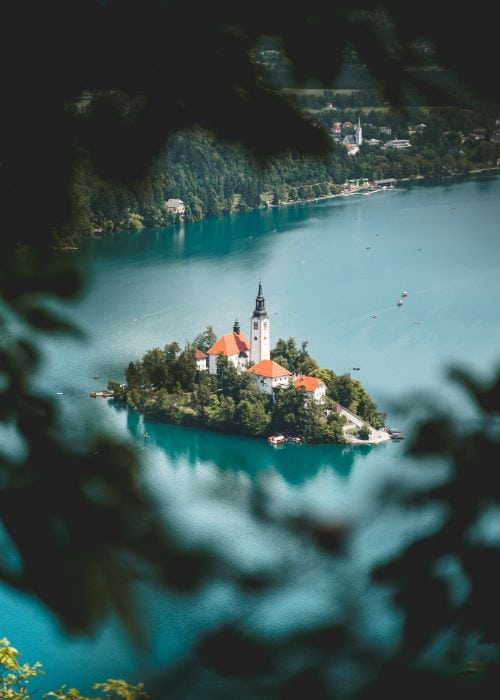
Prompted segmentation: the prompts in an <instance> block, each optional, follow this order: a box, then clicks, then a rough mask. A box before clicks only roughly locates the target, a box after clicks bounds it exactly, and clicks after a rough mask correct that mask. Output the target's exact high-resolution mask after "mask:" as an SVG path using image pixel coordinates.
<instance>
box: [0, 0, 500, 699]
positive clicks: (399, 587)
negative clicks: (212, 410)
mask: <svg viewBox="0 0 500 700" xmlns="http://www.w3.org/2000/svg"><path fill="white" fill-rule="evenodd" d="M2 26H3V28H4V33H3V38H2V42H1V44H0V59H1V60H0V66H2V68H1V70H2V98H3V100H2V102H3V105H2V120H3V128H2V130H1V132H0V205H1V212H2V237H1V239H0V289H1V297H0V420H1V421H2V422H3V424H4V425H5V426H7V428H9V429H10V430H12V431H13V432H14V433H15V434H16V435H17V437H18V439H19V445H20V449H19V450H17V451H15V453H11V452H9V451H8V450H7V449H6V446H4V445H2V446H1V457H0V459H1V461H0V514H1V525H2V530H1V531H0V535H1V536H2V539H3V540H6V541H7V542H8V545H5V546H3V547H2V551H1V554H0V578H1V579H2V581H3V582H5V583H7V584H9V585H10V586H13V587H15V588H17V589H19V590H21V591H24V592H26V593H30V594H32V595H34V596H37V597H38V598H39V599H40V600H42V601H43V602H44V603H45V604H46V605H47V606H48V608H49V609H50V610H51V611H52V612H53V613H54V614H55V615H56V616H57V617H58V619H59V621H60V622H61V624H63V625H64V627H65V629H66V630H68V631H70V632H73V633H85V632H89V631H91V630H93V629H95V628H96V626H97V625H98V624H99V622H100V621H102V620H103V619H104V618H105V617H106V615H107V614H108V613H109V612H110V611H111V610H114V611H116V612H117V613H118V614H119V615H120V616H121V617H122V619H123V620H124V622H125V623H126V624H127V625H128V627H129V630H130V632H131V634H132V635H133V637H134V639H136V640H140V639H141V628H140V625H139V624H138V619H139V617H140V611H138V610H136V608H135V606H134V602H133V601H134V599H133V596H132V590H133V584H134V583H135V582H137V581H139V580H140V581H146V582H149V583H151V584H157V585H161V586H167V587H169V588H175V589H176V590H181V591H187V590H192V589H193V588H196V586H197V585H198V584H199V583H200V582H201V581H207V580H210V579H211V577H215V576H222V575H224V576H226V577H232V578H234V580H235V582H236V584H237V585H238V586H241V587H242V588H243V587H246V589H247V590H248V589H251V590H264V589H268V590H272V587H273V578H272V577H269V576H268V577H263V576H259V575H257V574H255V575H251V576H250V575H249V574H248V573H247V574H246V575H245V576H241V575H239V574H238V573H237V572H235V571H234V570H228V569H227V567H225V566H222V565H221V563H220V561H219V558H218V557H217V556H216V555H215V554H213V553H211V552H207V551H206V550H204V551H197V550H194V549H192V548H191V549H190V548H188V547H186V546H184V545H182V544H180V543H179V542H178V541H177V538H176V537H174V534H173V529H169V528H166V527H165V525H164V523H163V522H162V520H161V519H160V517H159V513H158V509H157V507H156V505H155V504H154V503H153V502H152V499H151V497H150V496H149V494H148V493H147V491H146V490H145V488H144V484H143V479H142V473H141V467H140V464H139V463H138V460H137V458H136V457H135V456H134V454H132V452H131V450H130V449H129V448H127V447H125V446H123V445H118V444H116V443H115V442H113V441H112V440H110V439H109V438H108V437H106V436H88V438H87V440H86V442H85V444H83V442H82V443H80V444H78V443H76V444H75V442H74V441H70V440H69V439H68V438H65V437H64V434H63V431H62V430H61V428H60V425H59V424H58V416H57V414H56V411H55V408H54V406H53V403H52V401H51V400H50V399H49V398H48V397H47V396H45V395H42V393H41V392H40V391H36V390H35V389H34V388H33V386H32V383H31V378H32V377H33V374H34V372H35V371H36V368H37V364H38V361H39V351H38V349H37V348H38V345H39V339H40V334H42V333H57V332H73V333H76V332H77V330H76V329H74V328H72V324H71V322H70V320H68V319H64V318H61V317H60V316H58V315H56V314H55V313H54V311H53V304H51V303H50V302H52V301H53V300H54V299H55V300H59V301H62V302H64V301H66V300H69V299H71V298H74V297H75V296H76V295H77V294H79V293H80V292H81V290H82V288H83V279H84V275H83V272H82V270H81V269H78V266H77V265H75V264H74V263H72V262H71V261H70V260H69V259H68V258H67V257H64V254H61V253H59V254H58V255H56V254H55V253H54V251H53V250H52V245H53V243H54V240H53V233H54V229H55V228H56V227H61V226H63V225H64V226H68V227H71V222H72V220H73V219H72V217H74V215H75V212H78V207H79V206H80V205H81V204H82V202H79V201H75V198H74V197H73V196H72V194H73V189H72V183H73V178H74V173H75V168H76V167H77V165H78V162H79V160H80V159H81V158H89V159H90V160H91V161H92V162H93V166H94V167H95V171H96V173H97V174H98V175H99V177H102V178H106V179H109V180H112V181H117V180H123V181H125V182H129V183H132V182H134V181H137V179H138V178H140V177H141V176H142V175H144V173H145V172H147V169H148V167H149V165H150V164H151V162H152V159H153V157H154V156H155V155H156V154H157V153H158V151H159V149H160V148H161V146H162V145H163V144H164V143H165V141H166V140H167V139H168V137H169V136H170V135H172V134H174V133H175V132H177V131H178V130H180V129H186V128H192V127H195V126H201V127H202V128H205V129H207V130H208V131H210V132H212V133H214V134H215V135H216V136H217V137H220V138H224V139H226V140H228V141H229V142H231V143H239V144H241V145H243V146H244V147H245V148H247V149H248V150H249V151H251V152H252V153H253V154H254V155H255V156H256V158H257V161H258V162H265V161H266V159H268V158H269V157H271V156H273V155H275V154H278V153H281V152H283V151H284V150H285V149H287V148H289V147H291V146H292V147H294V148H295V149H296V150H299V151H301V152H304V153H311V154H321V153H324V152H325V148H326V147H327V143H328V137H327V135H326V133H325V132H324V131H323V130H322V129H321V128H319V127H317V126H315V125H314V124H312V123H311V122H310V121H308V120H307V119H306V118H305V117H304V115H302V114H300V113H299V112H298V110H297V109H296V108H294V107H293V105H292V104H291V103H290V102H287V101H285V100H284V99H282V98H281V97H280V96H279V95H278V94H276V92H275V91H273V90H270V89H269V80H270V78H269V76H266V75H263V74H262V71H261V69H260V68H259V67H258V66H257V64H256V63H255V62H254V61H253V60H252V50H253V48H254V47H255V46H256V45H257V42H258V41H259V40H260V39H261V37H266V36H273V37H277V38H278V40H279V41H280V42H281V44H282V47H283V50H284V52H285V54H286V56H287V58H288V60H289V62H290V70H291V73H292V75H293V78H294V80H295V81H296V82H297V83H298V84H301V83H303V82H304V81H306V80H308V79H314V80H316V81H317V82H319V83H320V84H324V85H329V84H330V83H331V82H332V81H333V80H334V78H335V76H336V75H337V74H338V72H339V70H340V67H341V64H342V60H343V56H344V55H345V51H346V50H348V49H350V48H351V47H352V46H354V47H355V49H356V50H357V52H358V53H359V55H360V57H361V59H362V61H363V62H364V64H366V66H367V67H368V70H369V71H370V72H371V74H372V76H373V77H374V78H375V80H376V81H377V82H378V83H379V84H380V85H382V87H384V88H385V93H386V97H387V99H389V100H390V101H391V102H392V103H393V104H396V105H397V104H400V103H401V95H402V93H403V88H404V85H405V83H406V82H408V81H410V82H413V84H415V82H418V88H419V90H420V89H421V90H424V91H425V90H426V89H427V90H429V91H434V92H435V90H436V89H438V88H436V86H433V85H425V84H424V80H423V78H422V73H420V74H416V73H409V72H407V71H406V70H405V66H408V65H410V64H413V65H416V64H423V63H425V62H426V61H428V60H429V56H430V57H431V58H432V61H433V62H436V63H438V64H440V65H442V66H443V67H446V68H450V69H452V70H453V71H454V72H455V73H456V75H457V78H458V79H459V80H460V81H461V83H462V84H463V85H465V86H466V88H467V89H468V90H470V91H471V92H474V93H475V94H476V96H477V97H478V98H481V99H488V100H492V99H496V97H497V90H498V84H499V80H498V78H499V53H498V51H497V25H496V23H495V22H493V21H485V16H484V13H482V12H478V11H471V9H470V8H469V7H467V6H464V8H463V9H461V8H460V7H459V6H458V5H455V6H454V7H453V9H452V11H450V9H449V7H446V6H445V5H444V6H440V5H439V4H436V3H432V4H431V3H425V2H424V3H420V4H419V6H418V8H415V10H414V11H411V12H410V11H409V10H408V6H407V5H405V4H404V3H400V2H396V0H387V2H383V3H376V4H375V3H372V2H359V1H358V2H356V1H354V2H351V3H348V4H346V3H323V2H316V3H312V4H311V3H308V4H306V5H304V6H301V7H300V8H297V9H294V10H293V11H291V9H290V8H289V7H287V8H284V7H283V6H282V5H281V4H280V3H275V4H269V3H260V2H254V3H252V4H251V5H248V4H238V3H227V2H220V3H216V4H215V5H213V4H212V5H196V4H193V3H187V2H183V3H179V2H168V1H166V2H159V1H155V0H149V1H148V2H138V0H120V1H118V0H109V1H108V2H100V1H98V0H95V1H93V0H74V1H73V2H68V1H67V0H66V1H64V2H63V1H62V0H59V1H58V0H54V1H53V2H49V3H34V2H28V3H9V4H8V5H6V7H5V8H3V16H2ZM179 28H182V30H180V29H179ZM464 47H466V50H465V48H464ZM188 57H189V60H188ZM424 75H425V72H424ZM83 91H90V92H100V91H101V92H102V93H103V99H102V100H100V101H98V104H97V106H98V109H96V110H94V111H91V113H90V115H87V116H86V117H85V118H82V116H81V115H80V114H79V112H78V110H76V109H75V108H74V105H75V104H76V103H77V101H78V99H79V98H80V96H81V94H82V92H83ZM109 91H111V93H112V94H114V95H116V92H117V91H118V92H119V93H120V94H121V95H123V97H124V99H122V100H120V101H119V104H120V105H121V107H120V109H119V110H117V109H116V104H117V101H116V100H109V101H107V100H106V99H105V95H106V92H109ZM82 196H84V195H82ZM460 379H461V381H462V383H464V384H465V386H467V388H468V389H469V391H470V393H471V394H472V395H473V397H474V398H475V399H476V401H477V404H478V406H479V407H480V409H481V410H482V411H483V415H484V423H485V424H484V425H481V427H480V428H478V430H477V431H469V432H468V433H464V432H463V431H462V430H459V429H458V428H457V426H456V425H455V424H454V423H453V422H452V421H450V420H449V419H447V418H445V417H438V418H436V419H433V420H429V422H427V423H426V424H425V425H422V426H421V428H420V432H419V435H418V438H417V439H416V441H415V444H414V445H413V447H412V452H413V454H415V455H417V456H418V457H419V458H420V459H421V463H422V469H423V470H428V471H429V470H430V471H432V469H433V466H432V465H433V464H434V462H433V460H432V459H431V457H432V456H434V455H438V456H439V457H444V458H446V460H447V461H448V463H449V466H450V474H449V475H448V477H447V479H446V480H443V482H442V483H441V484H440V485H439V486H434V487H433V488H430V489H421V490H420V491H418V492H417V493H415V492H412V491H411V489H409V488H407V487H406V486H405V484H404V482H403V481H402V480H394V482H393V483H388V484H386V485H385V487H384V488H381V490H380V492H379V494H378V499H376V502H375V503H374V504H373V509H374V512H381V510H382V509H388V508H391V507H392V506H394V505H395V504H397V505H398V507H399V508H400V509H401V510H402V511H403V513H406V514H407V515H409V514H411V513H412V512H413V511H414V509H419V508H420V507H422V506H424V505H426V504H427V503H428V504H435V505H437V506H438V507H439V508H440V512H441V519H440V520H439V521H438V522H437V523H436V525H435V528H434V529H433V530H432V531H431V532H429V533H428V534H427V535H425V536H423V537H420V538H418V539H416V540H415V541H414V542H413V543H411V544H409V545H405V546H404V547H403V549H402V550H401V551H399V552H397V553H396V554H395V555H393V556H392V557H388V558H387V561H386V562H385V563H384V564H383V565H379V566H377V568H376V569H375V570H374V571H373V572H372V574H371V576H372V581H373V586H379V585H381V584H383V585H384V586H385V587H386V589H385V590H386V591H389V593H390V596H391V598H392V599H393V601H394V604H395V606H396V608H397V609H398V610H400V612H401V616H402V620H403V623H402V628H401V633H400V635H398V636H397V637H396V638H395V639H394V640H393V645H392V646H391V647H390V648H389V649H387V648H383V647H381V646H380V645H379V644H377V643H376V641H373V640H372V642H371V643H370V644H367V643H362V642H361V640H360V639H359V637H358V629H357V627H356V624H355V612H356V604H355V601H353V603H352V605H347V604H340V605H337V607H336V610H337V613H336V616H335V621H334V622H333V623H332V624H330V625H327V626H324V627H321V628H318V627H317V626H316V627H314V625H312V626H311V628H309V629H308V630H307V631H304V632H303V633H301V634H296V635H289V636H287V637H286V638H280V639H275V640H273V641H270V640H269V639H263V638H260V637H259V636H257V635H252V634H250V633H249V632H248V631H247V630H246V629H245V627H244V625H242V626H227V627H225V628H223V629H219V630H218V631H217V632H215V633H213V634H211V635H209V636H207V638H206V639H205V640H203V641H201V642H200V644H199V645H198V651H197V652H194V651H193V658H187V659H186V661H185V664H186V665H185V666H184V667H179V669H177V671H178V673H177V674H175V673H174V674H173V676H172V674H171V673H170V672H169V673H168V674H167V677H166V678H163V679H159V681H158V683H159V685H158V688H157V691H156V692H157V694H158V696H159V697H166V696H167V695H168V693H169V692H171V697H175V698H180V697H182V696H183V694H185V695H189V694H190V693H191V697H192V694H193V692H195V691H194V690H193V689H192V688H190V687H189V685H190V683H195V682H196V681H197V680H198V681H200V682H201V684H202V685H201V688H202V690H201V691H200V692H201V693H202V694H203V696H204V697H205V698H208V697H214V698H215V697H216V698H223V697H224V696H226V697H231V698H234V697H239V698H245V697H248V698H260V697H262V698H291V697H303V696H305V695H307V696H308V697H311V698H326V697H346V698H347V697H348V698H350V697H363V698H371V697H375V696H377V697H378V696H380V693H383V694H384V695H385V697H387V698H391V697H394V698H395V697H398V698H399V697H401V696H402V695H404V697H406V698H410V697H419V698H421V697H422V695H423V694H424V693H427V694H429V695H431V696H436V695H439V696H443V695H445V693H448V694H450V695H451V694H452V695H453V697H454V698H472V697H474V698H478V697H480V698H489V697H498V690H499V682H498V674H499V668H500V665H499V642H500V640H499V633H500V626H499V622H498V615H497V613H496V611H497V608H498V601H497V594H498V589H499V585H498V584H499V572H500V566H499V550H498V537H497V536H495V535H496V533H497V532H498V527H496V528H495V525H497V522H498V518H499V513H498V500H499V492H498V485H497V483H498V480H497V479H495V476H496V475H495V470H496V469H497V466H496V465H498V463H499V462H500V460H499V459H498V457H499V455H498V452H499V442H498V429H497V425H496V423H495V420H496V419H497V418H498V412H499V409H500V391H499V387H500V383H499V381H498V380H495V381H494V383H493V385H492V386H486V387H484V386H478V385H477V384H476V383H474V381H473V380H472V379H470V378H469V377H467V376H466V375H462V376H461V377H460ZM403 476H404V475H401V477H402V478H403ZM261 496H262V498H260V497H259V494H256V498H255V504H256V511H257V514H258V516H259V518H260V519H261V520H262V521H263V522H264V523H268V522H269V521H270V520H272V519H273V518H274V519H275V521H276V522H275V523H274V524H275V525H279V527H280V528H281V529H282V530H284V531H285V530H286V531H290V532H291V533H294V534H296V535H297V537H299V538H300V539H302V540H303V541H304V540H306V541H310V543H311V547H312V546H313V543H314V547H316V548H318V551H320V550H321V551H324V552H325V561H329V562H330V561H331V564H332V566H333V567H334V568H333V569H332V575H331V577H330V580H331V583H332V586H333V585H334V584H335V583H336V582H338V580H339V578H341V572H342V570H343V569H342V563H343V559H344V557H345V548H346V547H348V542H349V538H352V537H353V536H354V534H355V527H353V526H350V525H349V524H347V523H336V522H328V523H317V522H310V521H308V520H307V519H304V518H303V519H297V518H295V519H291V520H290V519H287V518H286V517H283V518H278V519H277V516H276V515H273V513H272V512H268V511H266V507H265V498H264V496H263V495H262V494H261ZM384 512H385V510H384ZM339 566H340V569H339V568H338V567H339ZM335 567H337V568H335ZM286 574H287V572H286V571H281V572H279V575H280V576H281V577H282V578H283V577H285V579H286ZM355 581H356V576H355V574H353V578H352V580H351V583H355ZM288 583H289V585H290V584H293V581H291V582H290V581H289V582H288ZM347 588H349V586H347ZM351 588H352V586H351ZM338 602H339V601H337V603H338ZM340 603H342V600H341V601H340ZM482 645H486V646H482ZM478 648H479V649H480V651H481V654H480V658H479V657H478V655H477V654H476V650H477V649H478ZM471 649H472V651H471ZM478 653H479V652H478ZM169 688H170V689H171V690H169Z"/></svg>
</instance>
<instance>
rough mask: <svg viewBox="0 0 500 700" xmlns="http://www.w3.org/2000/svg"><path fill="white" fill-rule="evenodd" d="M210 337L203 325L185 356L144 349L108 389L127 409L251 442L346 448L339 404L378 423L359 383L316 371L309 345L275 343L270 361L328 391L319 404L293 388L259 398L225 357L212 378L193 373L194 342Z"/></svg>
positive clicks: (168, 349) (176, 350)
mask: <svg viewBox="0 0 500 700" xmlns="http://www.w3.org/2000/svg"><path fill="white" fill-rule="evenodd" d="M214 337H215V336H214V335H213V329H212V327H211V326H208V327H207V329H206V330H205V331H204V332H202V333H200V334H199V335H198V336H197V337H196V339H195V341H194V343H187V344H186V346H185V348H184V349H183V350H181V348H180V346H179V345H178V344H177V343H176V342H173V343H169V344H168V345H166V346H165V347H164V348H163V349H162V348H153V349H152V350H148V351H147V352H146V353H145V354H144V356H143V358H142V359H141V360H138V361H136V362H131V363H130V364H129V365H128V367H127V368H126V370H125V377H126V382H127V383H126V384H125V385H120V384H118V383H117V382H110V383H109V388H110V389H112V390H113V391H114V392H115V397H116V398H117V399H121V400H123V401H125V402H126V403H127V405H128V406H130V408H132V409H135V410H138V411H142V412H144V413H145V414H147V415H149V416H151V417H154V418H157V419H159V420H164V421H167V422H169V423H176V424H178V425H197V426H204V427H207V428H211V429H214V430H222V431H227V432H233V433H240V434H242V435H251V436H255V437H257V436H264V435H267V434H268V433H269V431H273V432H282V433H285V434H286V435H293V436H296V437H300V438H302V439H303V440H304V442H315V443H318V442H337V443H341V442H345V439H344V435H343V432H342V426H343V424H344V422H345V421H344V419H343V418H342V417H340V416H339V415H338V414H337V413H336V412H335V407H336V404H337V403H340V404H342V405H344V406H346V407H347V408H349V409H350V410H352V411H356V412H357V414H358V415H359V416H360V417H361V418H363V419H365V420H366V421H368V422H369V423H370V424H371V425H373V426H374V427H379V426H381V425H382V424H383V415H382V414H380V413H378V412H377V407H376V405H375V404H374V403H373V401H372V400H371V399H370V397H369V396H368V394H367V393H366V391H365V390H364V388H363V387H362V385H361V383H360V382H359V381H358V380H355V379H351V378H350V376H349V375H348V374H344V375H342V376H337V375H336V374H335V373H334V372H332V370H328V369H321V368H320V367H318V364H317V362H316V361H315V360H314V359H313V358H312V357H311V356H310V355H309V353H308V352H307V343H302V346H301V349H300V350H299V349H298V348H297V344H296V341H295V339H294V338H288V340H286V341H285V340H282V339H281V338H280V339H279V340H278V342H277V343H276V347H275V348H274V349H273V351H272V352H271V356H272V358H273V359H274V360H275V361H277V362H278V363H279V364H282V365H283V366H284V367H286V368H287V369H289V370H290V371H291V372H293V373H294V374H310V375H312V376H316V377H318V378H320V379H322V380H323V381H324V382H325V384H326V386H327V396H326V400H325V403H324V404H322V405H318V404H317V403H315V402H314V401H313V400H312V399H311V398H309V397H307V396H306V393H305V390H304V389H303V388H297V387H295V386H294V385H293V384H291V385H289V386H288V387H286V388H278V389H276V390H275V392H274V396H273V397H271V396H270V395H268V394H265V393H261V392H259V391H258V390H257V388H256V384H255V381H254V379H253V377H252V375H251V374H249V373H247V372H239V371H238V370H237V369H236V368H235V367H234V366H233V365H232V364H231V363H230V362H229V361H228V359H227V357H225V356H224V355H220V356H219V357H218V358H217V374H216V375H209V374H208V372H205V371H198V370H197V369H196V362H195V358H194V349H195V347H197V346H198V342H199V341H201V343H200V344H202V345H203V346H204V348H206V349H208V347H209V345H208V346H207V339H213V338H214ZM210 344H211V343H210Z"/></svg>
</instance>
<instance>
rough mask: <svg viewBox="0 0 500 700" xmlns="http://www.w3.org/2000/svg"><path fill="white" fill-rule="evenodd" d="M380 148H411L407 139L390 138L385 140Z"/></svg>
mask: <svg viewBox="0 0 500 700" xmlns="http://www.w3.org/2000/svg"><path fill="white" fill-rule="evenodd" d="M382 148H411V143H410V142H409V141H408V139H392V140H391V141H386V142H385V144H384V145H383V146H382Z"/></svg>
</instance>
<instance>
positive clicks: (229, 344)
mask: <svg viewBox="0 0 500 700" xmlns="http://www.w3.org/2000/svg"><path fill="white" fill-rule="evenodd" d="M248 350H250V345H249V344H248V341H247V339H246V338H245V336H244V335H243V333H226V335H223V336H222V337H221V338H219V340H218V341H217V342H216V343H214V344H213V345H212V347H211V348H210V350H209V351H208V354H209V355H219V354H220V353H222V354H223V355H239V354H240V352H247V351H248Z"/></svg>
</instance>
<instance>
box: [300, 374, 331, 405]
mask: <svg viewBox="0 0 500 700" xmlns="http://www.w3.org/2000/svg"><path fill="white" fill-rule="evenodd" d="M295 386H296V387H297V388H300V387H304V389H305V390H306V394H307V395H308V396H309V397H310V398H311V399H314V401H316V403H323V401H324V400H325V394H326V384H325V382H323V381H321V379H318V378H317V377H307V376H306V375H304V374H300V375H299V376H298V377H296V378H295Z"/></svg>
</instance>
